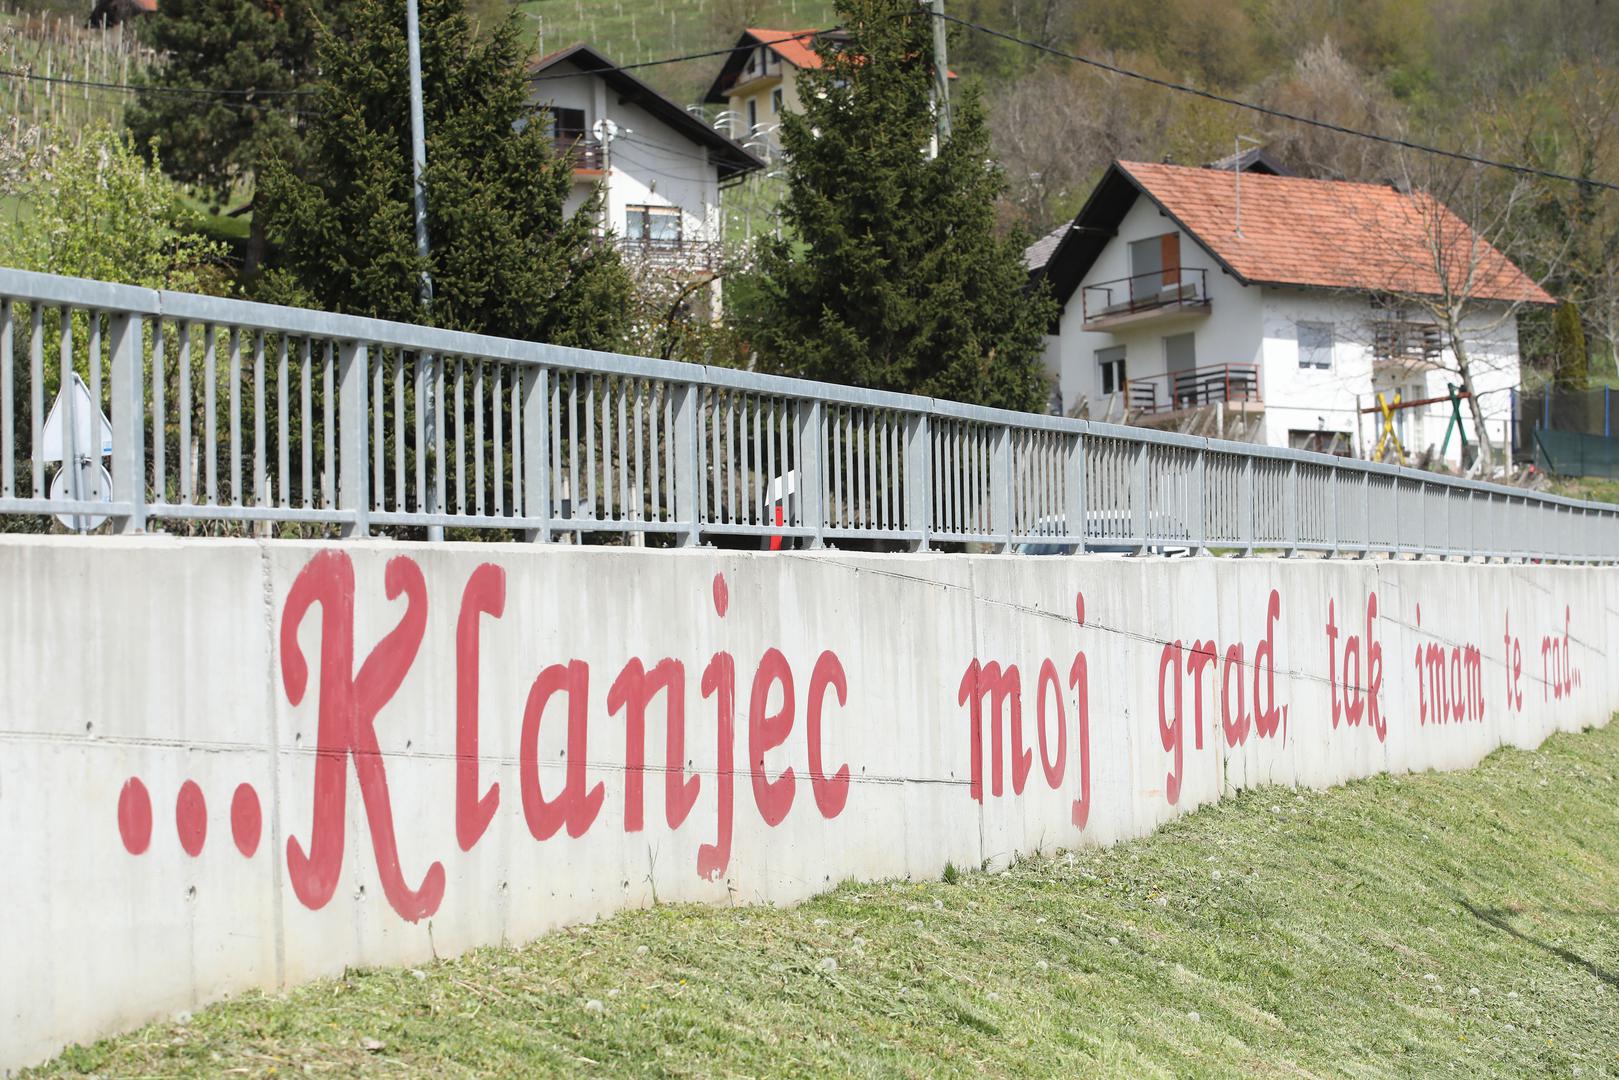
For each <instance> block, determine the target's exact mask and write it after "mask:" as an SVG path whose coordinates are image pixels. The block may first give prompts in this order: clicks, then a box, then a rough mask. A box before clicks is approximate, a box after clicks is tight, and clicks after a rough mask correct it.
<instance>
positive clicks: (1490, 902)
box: [27, 724, 1619, 1077]
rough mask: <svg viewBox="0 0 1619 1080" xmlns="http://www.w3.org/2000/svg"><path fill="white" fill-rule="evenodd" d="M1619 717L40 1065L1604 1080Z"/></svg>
mask: <svg viewBox="0 0 1619 1080" xmlns="http://www.w3.org/2000/svg"><path fill="white" fill-rule="evenodd" d="M1616 771H1619V724H1614V725H1612V726H1610V727H1608V728H1607V729H1604V730H1602V731H1598V732H1588V733H1585V734H1581V735H1577V736H1562V737H1558V738H1556V739H1553V740H1552V741H1550V742H1549V743H1547V744H1546V746H1545V747H1543V748H1542V749H1541V750H1540V751H1538V752H1533V753H1524V752H1515V751H1506V752H1501V753H1498V754H1496V755H1495V756H1493V757H1491V758H1490V759H1489V760H1488V761H1487V762H1486V763H1484V764H1483V765H1482V766H1480V767H1479V768H1478V769H1475V770H1473V771H1471V772H1466V773H1452V774H1446V775H1434V774H1426V775H1420V776H1407V777H1400V778H1379V779H1374V780H1368V781H1364V782H1360V783H1355V784H1351V785H1349V786H1347V787H1343V788H1339V789H1336V790H1334V791H1331V792H1329V793H1325V794H1319V793H1296V792H1294V791H1292V790H1288V789H1277V788H1271V789H1265V790H1260V791H1255V792H1250V793H1248V794H1245V795H1243V796H1241V797H1239V798H1236V799H1233V800H1231V801H1229V802H1227V803H1225V804H1223V805H1220V806H1217V807H1211V808H1208V809H1205V810H1203V811H1201V812H1199V813H1196V814H1194V815H1192V816H1190V817H1188V818H1186V819H1183V820H1181V821H1179V822H1177V823H1175V824H1173V825H1171V826H1168V827H1166V828H1165V829H1163V830H1162V831H1161V832H1159V833H1158V834H1157V835H1155V836H1153V837H1151V838H1149V839H1146V840H1142V841H1138V842H1134V843H1129V844H1124V845H1121V846H1119V847H1117V848H1114V849H1112V850H1109V851H1085V852H1080V853H1075V854H1058V855H1055V856H1052V857H1045V858H1038V859H1033V860H1028V861H1025V862H1023V863H1021V864H1020V865H1018V866H1016V867H1014V868H1013V869H1012V870H1010V871H1009V872H1006V873H1001V874H990V873H979V872H972V873H965V874H956V873H954V872H949V873H947V874H946V878H947V879H948V880H947V881H929V882H923V883H912V882H884V883H881V884H875V885H855V884H848V885H845V886H843V887H841V888H839V889H838V890H836V891H835V892H833V893H831V894H830V895H827V896H825V897H822V898H820V899H817V900H814V901H811V902H808V903H805V904H802V905H800V906H798V907H795V908H791V909H787V910H774V909H734V910H721V909H706V908H692V907H661V908H657V909H654V910H650V911H639V912H634V913H631V914H627V915H623V916H620V917H617V918H614V919H611V920H608V921H606V922H604V923H601V924H598V925H596V926H592V927H583V928H579V929H577V930H574V931H571V932H564V933H558V934H554V935H552V936H550V937H548V938H545V939H543V940H541V941H539V942H537V943H535V944H532V945H529V946H527V947H524V948H516V949H485V950H480V951H478V952H476V953H473V954H471V955H468V956H464V957H462V958H460V959H459V960H455V961H449V962H445V963H440V964H434V965H432V966H430V967H427V968H425V969H423V970H419V971H372V972H359V971H356V972H352V973H350V974H349V975H348V976H347V977H345V978H343V979H342V980H340V981H333V982H323V983H319V984H316V985H312V986H307V987H304V988H301V989H299V990H295V991H293V992H292V993H290V994H285V995H275V996H259V995H249V996H246V997H243V998H241V999H239V1000H236V1001H233V1002H230V1003H228V1004H225V1005H222V1006H218V1007H215V1008H211V1009H208V1010H205V1011H202V1012H200V1013H198V1014H197V1015H196V1016H195V1017H193V1018H191V1019H190V1020H188V1021H187V1022H185V1023H183V1024H180V1023H163V1024H154V1025H152V1026H149V1027H147V1028H145V1029H143V1030H141V1031H138V1032H135V1033H133V1034H131V1035H127V1036H125V1037H123V1038H120V1039H116V1040H112V1041H109V1042H105V1043H101V1044H98V1045H96V1046H94V1047H90V1048H84V1049H77V1050H74V1051H72V1052H70V1053H68V1054H66V1055H64V1056H63V1057H62V1058H60V1059H58V1060H57V1061H56V1062H54V1063H53V1064H51V1065H50V1066H48V1067H46V1068H45V1069H42V1070H40V1071H39V1072H37V1073H34V1074H27V1075H50V1076H56V1075H71V1074H74V1073H76V1072H95V1073H97V1074H100V1075H102V1076H174V1075H204V1074H209V1075H212V1074H219V1073H223V1072H225V1071H227V1070H230V1071H233V1072H235V1073H236V1074H238V1075H250V1076H265V1075H271V1074H282V1075H284V1074H288V1073H291V1074H302V1073H308V1072H313V1073H318V1074H328V1075H331V1074H337V1075H347V1074H352V1073H366V1074H375V1075H388V1074H393V1075H398V1074H403V1073H413V1074H419V1075H424V1076H426V1075H433V1076H440V1075H447V1076H460V1075H545V1074H555V1075H573V1074H581V1073H583V1074H596V1073H603V1074H605V1073H615V1074H630V1075H671V1074H673V1075H689V1076H712V1075H725V1076H743V1075H747V1076H756V1075H762V1074H771V1075H787V1074H791V1075H803V1074H824V1075H860V1076H865V1075H882V1076H890V1075H893V1076H961V1077H971V1076H979V1075H984V1074H989V1075H997V1076H1023V1075H1038V1076H1051V1075H1064V1076H1089V1075H1099V1074H1100V1075H1113V1074H1124V1075H1146V1076H1186V1075H1221V1076H1251V1075H1255V1074H1260V1075H1288V1076H1300V1075H1314V1076H1329V1075H1330V1076H1343V1075H1350V1076H1458V1077H1461V1076H1465V1077H1479V1076H1582V1077H1593V1076H1616V1075H1619V779H1616Z"/></svg>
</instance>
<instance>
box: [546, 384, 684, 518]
mask: <svg viewBox="0 0 1619 1080" xmlns="http://www.w3.org/2000/svg"><path fill="white" fill-rule="evenodd" d="M670 389H671V392H672V393H673V394H674V398H675V402H674V424H675V430H674V439H675V446H674V458H673V460H672V461H671V462H670V464H669V467H670V469H672V470H673V471H674V478H673V479H674V489H675V507H674V509H675V520H676V521H677V522H679V523H680V524H683V525H684V526H685V528H684V529H682V530H681V531H680V534H679V536H680V541H679V542H680V546H681V547H696V546H697V544H698V542H699V541H700V540H701V539H702V521H701V517H702V508H701V506H700V505H699V503H700V502H701V496H702V490H703V475H702V462H701V460H700V459H699V457H698V455H699V452H700V448H701V444H702V441H703V440H702V398H703V388H702V387H701V386H699V385H697V384H696V383H683V384H681V385H680V386H678V387H671V388H670ZM575 498H576V499H577V496H575Z"/></svg>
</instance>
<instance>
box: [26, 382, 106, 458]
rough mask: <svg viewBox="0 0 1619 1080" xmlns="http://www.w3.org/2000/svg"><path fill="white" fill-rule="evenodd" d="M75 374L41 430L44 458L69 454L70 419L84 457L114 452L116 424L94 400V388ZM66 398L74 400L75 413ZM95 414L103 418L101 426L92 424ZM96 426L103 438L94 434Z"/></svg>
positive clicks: (75, 448) (104, 455)
mask: <svg viewBox="0 0 1619 1080" xmlns="http://www.w3.org/2000/svg"><path fill="white" fill-rule="evenodd" d="M71 378H72V381H71V382H70V383H69V384H68V385H67V386H64V387H63V388H62V390H61V392H60V393H58V394H57V395H56V400H55V401H54V402H53V403H52V404H51V411H50V415H49V416H47V417H45V428H44V430H43V431H41V432H40V445H41V447H42V448H43V450H44V453H43V454H42V455H41V458H40V460H42V461H61V460H62V459H63V458H65V457H66V456H67V454H66V450H67V445H68V437H67V436H68V432H67V427H68V421H70V420H71V421H72V426H73V449H74V451H75V452H76V453H77V454H78V455H79V456H80V457H106V456H107V455H108V454H111V453H112V424H111V423H109V422H108V420H107V414H106V413H104V412H102V411H101V410H100V409H98V408H96V406H95V402H93V401H91V400H90V391H89V390H88V389H87V388H86V387H85V385H84V380H83V379H81V378H79V376H78V373H77V372H74V373H73V374H72V376H71ZM64 400H67V401H71V402H72V403H73V408H72V411H71V413H70V412H69V410H68V409H67V408H65V407H64V406H63V402H64ZM92 418H94V420H100V421H101V424H100V428H99V429H96V428H93V427H92V424H93V422H94V420H93V419H92ZM96 430H99V432H100V437H99V438H97V437H95V436H93V435H92V434H91V433H92V431H96Z"/></svg>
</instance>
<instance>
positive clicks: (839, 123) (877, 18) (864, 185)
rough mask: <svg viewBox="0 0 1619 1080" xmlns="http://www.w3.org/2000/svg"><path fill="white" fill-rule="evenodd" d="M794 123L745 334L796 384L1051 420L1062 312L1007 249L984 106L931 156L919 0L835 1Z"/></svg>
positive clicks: (961, 111)
mask: <svg viewBox="0 0 1619 1080" xmlns="http://www.w3.org/2000/svg"><path fill="white" fill-rule="evenodd" d="M838 17H839V22H840V24H841V25H842V26H843V27H845V28H846V30H847V31H848V33H847V36H846V37H840V38H836V39H823V40H822V41H821V42H820V43H819V44H818V46H817V48H818V49H819V51H820V54H821V57H822V60H823V66H822V68H821V69H820V70H819V71H813V72H809V73H807V82H806V86H805V89H804V90H803V93H802V96H803V100H804V109H803V112H802V113H801V114H793V113H789V114H787V115H786V116H784V117H783V119H782V129H781V139H782V146H783V149H784V150H785V152H786V155H787V158H788V161H789V166H788V181H787V194H786V196H785V202H784V204H783V208H782V219H783V221H784V223H785V224H786V225H787V226H788V232H789V235H788V236H787V237H785V238H780V239H775V240H772V241H767V242H766V243H765V245H764V247H763V250H762V251H761V253H760V269H761V271H762V282H763V287H762V289H761V293H760V296H759V298H758V302H757V304H756V305H755V306H754V307H753V309H752V310H751V311H750V312H749V315H748V318H749V322H750V326H749V329H750V331H751V333H752V336H753V340H754V343H755V345H756V347H757V349H758V351H759V353H760V354H761V357H762V359H763V362H764V363H765V364H766V365H767V366H769V367H772V368H774V369H777V370H780V371H782V372H784V373H787V374H792V375H798V376H803V377H807V378H814V379H823V380H827V381H831V382H840V383H849V384H853V385H857V386H867V387H873V388H877V389H884V390H899V391H907V392H912V393H919V394H927V395H934V396H938V397H943V398H950V399H954V400H959V401H968V402H976V403H981V404H987V405H994V406H999V407H1004V408H1015V409H1030V408H1042V407H1043V406H1044V405H1045V402H1046V399H1047V396H1048V387H1047V384H1046V380H1045V376H1044V375H1043V373H1042V370H1041V367H1040V363H1039V357H1040V352H1041V347H1042V337H1043V334H1044V332H1045V329H1046V326H1047V324H1048V323H1049V322H1050V320H1051V318H1052V316H1053V314H1054V311H1055V305H1054V303H1053V302H1052V301H1051V300H1050V299H1049V298H1048V297H1047V295H1046V294H1045V293H1044V292H1043V291H1039V292H1031V291H1030V290H1029V289H1028V287H1027V282H1028V278H1027V272H1026V270H1025V268H1024V264H1023V259H1022V251H1023V247H1024V245H1025V243H1026V238H1025V237H1024V236H1022V235H1020V234H1018V233H1017V232H1016V231H1013V232H1012V233H1010V234H1007V235H1001V234H998V233H997V231H996V228H995V200H996V198H997V197H998V196H999V195H1000V193H1001V191H1002V190H1003V187H1004V182H1003V179H1002V177H1001V173H1000V170H999V168H998V167H997V166H996V165H995V164H994V163H993V162H992V161H991V155H990V150H989V136H988V130H987V127H986V124H985V120H984V112H983V108H982V106H981V104H980V101H979V98H978V95H977V94H976V93H974V92H969V93H967V94H965V95H964V96H962V97H960V98H959V99H958V100H956V101H955V102H953V110H952V112H953V128H954V130H953V134H952V136H951V138H949V139H948V140H946V141H945V142H944V143H943V145H942V146H939V147H938V148H937V156H934V154H933V150H934V146H935V142H934V140H935V134H934V116H933V106H932V102H931V96H930V95H931V85H932V80H933V52H932V26H931V21H930V19H929V18H928V16H927V14H926V12H925V11H922V10H920V9H918V7H917V5H916V4H915V3H913V2H912V0H841V2H840V3H839V5H838Z"/></svg>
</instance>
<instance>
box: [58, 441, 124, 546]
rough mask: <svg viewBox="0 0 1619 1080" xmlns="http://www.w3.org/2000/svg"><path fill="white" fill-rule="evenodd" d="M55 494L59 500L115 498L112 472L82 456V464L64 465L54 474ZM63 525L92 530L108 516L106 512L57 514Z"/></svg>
mask: <svg viewBox="0 0 1619 1080" xmlns="http://www.w3.org/2000/svg"><path fill="white" fill-rule="evenodd" d="M51 498H52V499H55V500H56V501H58V502H67V501H69V500H72V501H74V502H106V503H110V502H112V473H110V472H108V471H107V467H106V466H105V465H103V464H101V463H100V462H99V461H96V460H94V459H91V458H82V457H81V458H80V460H79V463H78V465H77V466H76V467H75V466H73V465H64V466H62V467H61V468H60V469H57V470H56V475H55V476H53V477H52V478H51ZM56 520H57V521H60V522H61V523H62V526H63V528H67V529H72V530H73V531H74V532H89V531H90V530H91V529H94V528H96V527H98V526H99V525H100V524H101V523H102V522H103V521H106V520H107V515H106V514H57V515H56Z"/></svg>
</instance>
